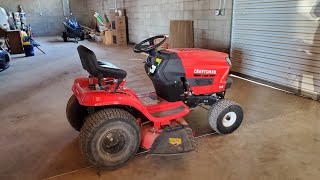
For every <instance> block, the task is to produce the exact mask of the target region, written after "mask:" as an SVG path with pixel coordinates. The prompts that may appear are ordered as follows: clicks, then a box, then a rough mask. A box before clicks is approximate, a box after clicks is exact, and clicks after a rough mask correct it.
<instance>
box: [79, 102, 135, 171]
mask: <svg viewBox="0 0 320 180" xmlns="http://www.w3.org/2000/svg"><path fill="white" fill-rule="evenodd" d="M79 141H80V148H81V151H82V154H83V156H84V157H85V158H86V159H87V160H88V161H89V162H90V163H91V164H92V165H93V166H95V167H97V168H99V169H115V168H118V167H120V166H122V165H124V164H125V163H126V162H127V161H128V160H129V159H131V158H132V157H133V156H134V155H135V154H136V152H137V151H138V149H139V146H140V128H139V125H138V123H137V122H136V119H135V118H134V117H133V116H132V115H131V114H130V113H129V112H127V111H125V110H122V109H116V108H107V109H102V110H100V111H97V112H95V113H93V114H90V115H89V116H88V117H87V118H86V121H85V123H84V125H83V127H82V129H81V131H80V140H79Z"/></svg>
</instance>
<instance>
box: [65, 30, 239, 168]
mask: <svg viewBox="0 0 320 180" xmlns="http://www.w3.org/2000/svg"><path fill="white" fill-rule="evenodd" d="M156 39H160V40H161V41H160V42H159V43H158V44H154V42H155V40H156ZM165 40H166V37H165V36H155V37H152V38H149V39H146V40H144V41H142V42H141V43H139V44H137V45H136V46H135V48H134V52H136V53H141V52H144V53H147V54H148V55H149V56H148V57H147V60H146V62H145V71H146V73H147V75H148V76H149V78H150V79H151V80H152V82H153V85H154V88H155V91H156V92H150V93H146V94H136V93H134V92H133V91H132V90H130V89H129V88H127V87H125V86H124V85H125V82H126V79H125V78H126V75H127V73H126V71H124V70H122V69H119V68H118V67H116V66H114V65H113V64H111V63H107V62H102V61H98V60H97V58H96V56H95V54H94V53H93V52H92V51H91V50H90V49H88V48H86V47H85V46H82V45H80V46H79V47H78V52H79V55H80V59H81V63H82V66H83V68H84V69H85V70H87V71H88V72H89V76H88V77H79V78H77V79H75V81H74V84H73V87H72V91H73V93H74V95H72V96H71V98H70V99H69V102H68V104H67V110H66V111H67V118H68V121H69V123H70V124H71V126H72V127H73V128H74V129H76V130H77V131H80V138H79V139H80V140H79V141H80V147H81V151H82V154H83V155H84V157H85V158H86V159H88V160H89V162H90V163H91V164H93V165H94V166H95V167H98V168H100V169H101V168H102V169H114V168H117V167H120V166H121V165H123V164H124V163H125V162H127V161H128V160H129V159H130V158H132V157H133V156H134V155H135V154H136V153H137V151H138V149H139V148H141V149H144V150H145V151H148V153H149V154H150V155H176V154H180V153H186V152H190V151H193V150H195V149H196V142H195V138H194V132H193V129H192V127H190V126H189V125H188V123H187V122H186V121H185V120H184V119H183V117H184V116H185V115H187V114H188V113H189V112H190V109H192V108H195V107H197V106H199V105H208V106H210V108H209V110H208V121H209V124H210V126H211V128H212V129H213V130H214V131H216V132H217V133H219V134H229V133H232V132H233V131H235V130H236V129H237V128H238V127H239V126H240V124H241V122H242V119H243V111H242V109H241V107H240V106H239V105H237V104H236V103H234V102H232V101H230V100H227V99H224V97H225V92H226V89H228V88H230V87H231V84H232V79H231V78H230V77H229V76H228V75H229V70H230V66H231V62H230V60H229V57H228V55H227V54H225V53H220V52H215V51H211V50H205V49H198V48H180V49H167V50H161V51H157V50H156V49H157V47H159V46H160V45H161V44H163V43H164V42H165Z"/></svg>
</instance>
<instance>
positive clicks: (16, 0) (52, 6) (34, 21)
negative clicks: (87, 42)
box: [0, 0, 89, 36]
mask: <svg viewBox="0 0 320 180" xmlns="http://www.w3.org/2000/svg"><path fill="white" fill-rule="evenodd" d="M20 4H21V5H22V6H23V9H24V11H25V13H26V17H27V22H28V24H31V27H32V31H33V33H35V34H36V35H37V36H50V35H58V34H61V32H62V31H63V30H64V26H63V24H62V22H63V21H64V19H65V17H64V15H63V8H62V1H61V0H40V7H39V3H38V0H1V3H0V7H2V8H4V9H5V10H6V11H7V12H16V11H17V7H18V5H20ZM86 7H87V0H70V9H71V12H73V13H74V14H75V15H77V16H80V17H79V20H80V22H82V23H88V21H89V17H88V11H87V8H86ZM40 9H41V11H42V15H40V13H41V12H40Z"/></svg>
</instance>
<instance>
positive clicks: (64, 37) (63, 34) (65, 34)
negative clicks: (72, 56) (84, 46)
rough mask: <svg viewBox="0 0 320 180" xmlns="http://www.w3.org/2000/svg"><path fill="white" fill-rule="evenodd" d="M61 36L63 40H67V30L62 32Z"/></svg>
mask: <svg viewBox="0 0 320 180" xmlns="http://www.w3.org/2000/svg"><path fill="white" fill-rule="evenodd" d="M62 38H63V41H64V42H67V41H68V36H67V32H63V33H62Z"/></svg>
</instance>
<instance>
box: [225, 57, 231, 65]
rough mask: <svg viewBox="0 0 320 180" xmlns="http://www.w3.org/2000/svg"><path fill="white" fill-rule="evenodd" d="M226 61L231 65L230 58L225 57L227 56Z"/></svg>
mask: <svg viewBox="0 0 320 180" xmlns="http://www.w3.org/2000/svg"><path fill="white" fill-rule="evenodd" d="M226 61H227V62H228V64H229V66H230V67H232V63H231V60H230V58H228V57H227V58H226Z"/></svg>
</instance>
